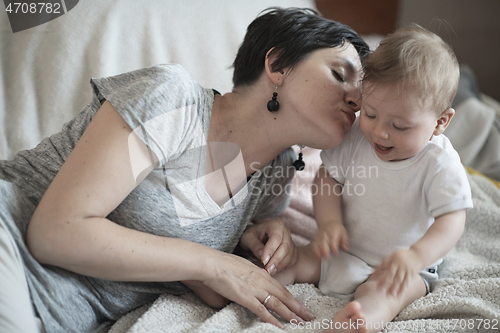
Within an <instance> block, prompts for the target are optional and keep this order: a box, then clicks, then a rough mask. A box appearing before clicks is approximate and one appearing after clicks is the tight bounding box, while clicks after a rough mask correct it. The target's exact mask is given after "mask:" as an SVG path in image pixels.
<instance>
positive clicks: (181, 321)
mask: <svg viewBox="0 0 500 333" xmlns="http://www.w3.org/2000/svg"><path fill="white" fill-rule="evenodd" d="M469 179H470V182H471V187H472V195H473V200H474V208H473V209H471V210H469V211H468V212H467V223H466V229H465V232H464V235H463V236H462V238H461V239H460V241H459V242H458V244H457V245H456V247H455V248H454V249H453V250H452V251H451V252H450V253H449V254H448V255H447V256H446V257H445V260H444V262H443V264H442V265H441V266H440V267H439V274H440V277H441V278H440V279H439V280H438V281H437V282H435V283H434V284H433V285H432V292H431V293H430V294H429V295H427V296H425V297H422V298H420V299H418V300H416V301H415V302H413V303H412V304H410V305H409V306H408V307H407V308H406V309H404V310H403V311H402V312H401V313H400V314H399V315H398V316H397V317H396V318H395V319H394V320H393V321H392V322H391V323H389V324H388V326H387V327H386V329H385V330H384V332H498V331H499V330H500V323H499V322H498V321H499V320H500V240H499V236H500V190H499V189H498V188H497V187H496V186H495V185H494V184H493V183H491V182H490V181H488V180H487V179H486V178H484V177H482V176H480V175H470V177H469ZM288 289H289V290H290V292H291V293H292V294H293V295H294V296H295V297H296V298H297V299H298V300H300V301H301V302H303V303H304V304H305V305H306V306H307V307H308V308H309V309H310V310H311V312H312V313H313V314H315V316H316V317H317V319H316V320H315V321H313V322H309V323H307V324H305V325H300V326H299V325H297V324H296V323H285V322H284V321H283V331H285V332H321V331H322V330H323V329H324V328H326V327H327V326H328V325H331V323H330V321H331V319H332V318H333V315H334V314H335V313H336V312H337V311H339V310H340V309H341V308H342V307H343V306H344V305H345V304H347V303H346V301H342V300H338V299H335V298H333V297H328V296H324V295H323V294H321V292H320V291H319V290H318V289H317V288H316V287H314V286H313V285H311V284H296V285H292V286H289V287H288ZM109 332H110V333H125V332H127V333H146V332H147V333H155V332H175V333H178V332H247V333H250V332H282V330H280V329H278V328H276V327H274V326H272V325H270V324H266V323H263V322H262V321H261V320H260V319H259V318H258V317H257V316H256V315H254V314H253V313H251V312H250V311H249V310H247V309H245V308H243V307H242V306H240V305H238V304H235V303H231V304H229V305H228V306H226V307H225V308H223V309H222V310H218V311H217V310H215V309H212V308H211V307H209V306H208V305H206V304H204V303H203V301H202V300H201V299H200V298H198V297H197V296H196V295H194V294H186V295H183V296H179V297H177V296H171V295H162V296H160V297H159V298H158V299H157V300H156V301H155V302H154V303H153V304H152V305H148V306H144V307H142V308H139V309H137V310H136V311H134V312H132V313H129V314H128V315H126V316H125V317H123V318H121V319H120V320H119V321H118V322H116V323H115V324H114V326H113V327H112V328H111V330H110V331H109Z"/></svg>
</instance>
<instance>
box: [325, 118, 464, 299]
mask: <svg viewBox="0 0 500 333" xmlns="http://www.w3.org/2000/svg"><path fill="white" fill-rule="evenodd" d="M321 159H322V162H323V164H324V165H325V167H326V168H327V169H328V171H329V173H330V176H331V177H332V178H334V179H335V180H336V181H337V182H338V183H340V184H342V185H343V187H342V188H340V186H339V187H338V188H336V189H333V190H335V191H336V193H340V191H342V214H343V223H344V226H345V227H346V229H347V235H348V238H349V253H342V255H341V256H339V257H334V256H332V257H331V258H332V259H331V260H330V261H325V260H323V261H322V264H321V266H322V267H321V277H320V281H319V289H320V290H321V291H322V292H323V293H325V294H330V295H335V296H339V297H343V296H341V295H349V296H348V298H350V297H351V296H352V294H353V293H354V291H355V290H356V288H357V287H358V286H359V284H361V283H363V282H364V281H365V280H366V279H367V278H368V277H369V275H370V274H371V273H372V272H373V268H374V267H376V266H377V265H379V264H380V263H381V262H382V261H383V260H384V259H385V258H386V257H387V256H389V255H391V254H392V253H394V252H396V251H398V250H402V249H408V248H409V247H410V246H411V245H413V244H414V243H416V242H417V241H418V240H419V239H420V238H422V236H423V235H424V234H425V232H426V231H427V229H429V227H430V226H431V225H432V223H433V222H434V218H436V217H438V216H440V215H443V214H446V213H450V212H453V211H457V210H461V209H469V208H472V198H471V190H470V185H469V182H468V180H467V175H466V173H465V170H464V168H463V166H462V164H461V162H460V157H459V156H458V153H457V152H456V151H455V150H454V149H453V147H452V145H451V143H450V141H449V140H448V138H446V137H445V136H444V135H439V136H434V137H433V138H432V140H430V141H429V142H428V144H427V145H426V146H425V148H424V149H423V150H422V151H421V152H419V153H418V154H417V155H415V156H413V157H411V158H408V159H406V160H403V161H398V162H386V161H383V160H381V159H380V158H379V157H378V156H377V155H376V153H375V151H374V150H373V148H372V147H371V146H370V144H369V143H368V141H367V140H366V139H365V137H364V136H363V133H362V132H361V130H360V128H359V118H357V119H356V121H355V122H354V124H353V126H352V128H351V129H350V130H349V131H347V132H346V135H345V137H344V141H343V142H342V143H341V144H340V145H339V146H338V147H336V148H334V149H330V150H325V151H322V152H321ZM323 190H326V189H323ZM441 261H442V259H440V260H439V261H438V262H436V263H434V264H433V265H431V266H430V267H434V266H437V265H438V264H439V263H440V262H441ZM427 272H428V271H427ZM343 298H345V297H343Z"/></svg>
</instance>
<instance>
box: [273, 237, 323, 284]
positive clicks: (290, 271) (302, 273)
mask: <svg viewBox="0 0 500 333" xmlns="http://www.w3.org/2000/svg"><path fill="white" fill-rule="evenodd" d="M297 250H298V253H299V258H298V260H297V262H296V263H295V265H293V266H291V267H288V268H286V269H284V270H283V271H281V272H279V273H278V274H276V275H275V276H274V278H275V279H276V280H278V281H279V282H280V283H281V284H282V285H284V286H286V285H289V284H293V283H313V284H315V285H317V284H318V281H319V277H320V273H321V259H319V258H318V257H316V255H315V254H314V253H313V252H312V250H311V246H310V245H307V246H303V247H299V248H297Z"/></svg>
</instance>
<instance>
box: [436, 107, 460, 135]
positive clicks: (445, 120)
mask: <svg viewBox="0 0 500 333" xmlns="http://www.w3.org/2000/svg"><path fill="white" fill-rule="evenodd" d="M454 115H455V110H454V109H453V108H447V109H446V110H444V111H443V112H442V113H441V114H440V115H439V118H438V119H437V122H436V128H435V129H434V132H433V134H434V135H440V134H442V133H443V132H444V130H445V129H446V127H448V125H449V124H450V121H451V118H453V116H454Z"/></svg>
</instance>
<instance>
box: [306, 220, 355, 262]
mask: <svg viewBox="0 0 500 333" xmlns="http://www.w3.org/2000/svg"><path fill="white" fill-rule="evenodd" d="M348 245H349V242H348V238H347V230H346V229H345V227H344V225H343V224H342V223H341V222H331V223H323V224H321V225H320V226H319V229H318V231H317V232H316V237H315V238H314V241H313V242H312V243H311V249H312V251H313V253H314V254H315V255H316V257H318V258H326V259H329V258H330V251H331V252H332V253H333V255H334V256H337V255H338V254H339V250H338V248H339V246H340V248H341V249H342V250H344V251H347V250H348Z"/></svg>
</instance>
